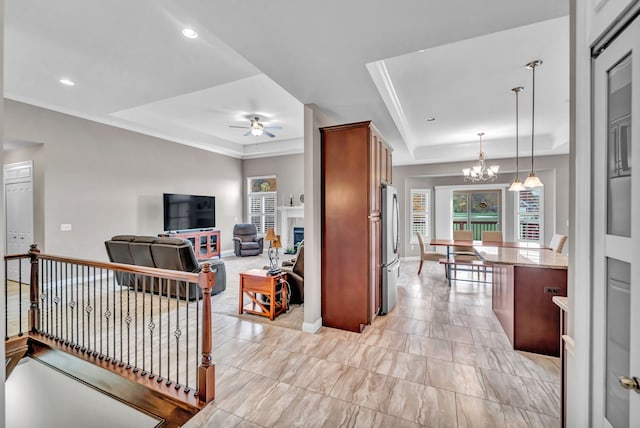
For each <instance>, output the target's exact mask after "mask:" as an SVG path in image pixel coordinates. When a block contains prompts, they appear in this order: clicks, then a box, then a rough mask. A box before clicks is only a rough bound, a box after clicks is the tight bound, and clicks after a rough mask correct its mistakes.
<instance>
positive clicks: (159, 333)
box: [151, 277, 166, 383]
mask: <svg viewBox="0 0 640 428" xmlns="http://www.w3.org/2000/svg"><path fill="white" fill-rule="evenodd" d="M154 279H155V280H156V282H157V283H158V378H157V379H156V381H157V382H158V383H160V382H162V284H163V281H166V280H165V279H163V278H159V277H156V278H154ZM164 284H165V285H166V282H165V283H164ZM151 346H153V344H152V345H151Z"/></svg>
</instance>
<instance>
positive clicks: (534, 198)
mask: <svg viewBox="0 0 640 428" xmlns="http://www.w3.org/2000/svg"><path fill="white" fill-rule="evenodd" d="M541 194H542V191H541V190H540V189H531V190H521V191H520V192H518V240H519V241H530V242H542V198H541Z"/></svg>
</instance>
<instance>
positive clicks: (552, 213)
mask: <svg viewBox="0 0 640 428" xmlns="http://www.w3.org/2000/svg"><path fill="white" fill-rule="evenodd" d="M498 163H499V164H500V175H499V177H498V180H496V181H495V182H494V183H491V184H500V183H503V184H509V183H511V181H513V178H514V176H515V173H514V172H513V171H515V159H500V160H499V162H498ZM522 163H523V162H522V160H521V161H520V164H521V165H522ZM469 164H470V162H455V163H441V164H427V165H408V166H397V167H393V185H394V186H395V187H396V188H397V189H398V202H399V204H400V220H401V222H400V231H401V239H402V243H401V245H400V256H401V257H413V256H418V255H419V249H418V246H417V245H416V244H414V245H412V244H410V242H409V241H410V233H411V228H410V223H409V216H410V214H411V213H410V207H409V201H410V191H411V189H412V188H413V189H432V190H433V188H434V187H436V186H454V185H456V186H467V185H468V184H469V183H465V182H464V179H463V177H462V168H463V167H467V166H468V165H469ZM525 164H526V162H525ZM535 164H536V174H537V175H538V176H539V177H540V179H541V180H542V182H543V183H544V216H545V218H544V241H545V242H549V240H550V239H551V237H552V236H553V234H554V233H559V234H563V235H569V225H568V222H569V156H568V155H558V156H541V157H536V163H535ZM525 168H526V167H525ZM527 174H528V172H526V171H522V170H521V171H520V179H521V180H522V181H524V178H525V177H526V176H527ZM477 186H482V185H479V184H478V185H477ZM505 196H506V200H505V208H506V211H505V212H506V218H505V219H504V229H505V237H506V239H509V236H513V235H512V233H513V230H514V227H515V226H514V224H515V216H514V213H513V211H511V210H510V207H511V209H512V208H513V207H514V200H513V195H512V194H511V192H506V195H505ZM432 199H433V200H435V193H434V192H432ZM433 220H434V219H433V218H432V224H433V223H434V222H433ZM431 232H432V236H434V237H435V229H432V231H431ZM438 237H440V236H438ZM570 238H571V237H570Z"/></svg>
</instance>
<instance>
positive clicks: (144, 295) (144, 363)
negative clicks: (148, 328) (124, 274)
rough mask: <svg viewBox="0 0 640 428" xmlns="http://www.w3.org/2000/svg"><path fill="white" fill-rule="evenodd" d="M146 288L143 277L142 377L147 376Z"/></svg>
mask: <svg viewBox="0 0 640 428" xmlns="http://www.w3.org/2000/svg"><path fill="white" fill-rule="evenodd" d="M146 288H147V285H146V277H143V278H142V324H143V327H142V332H141V334H142V375H143V376H144V375H146V374H147V371H146V370H145V368H146V360H147V359H146V355H145V354H146V347H145V337H146V336H147V335H146V334H145V332H144V322H145V312H146V311H145V306H146V303H147V299H146V294H145V291H146Z"/></svg>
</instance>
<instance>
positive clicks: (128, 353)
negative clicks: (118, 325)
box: [124, 284, 131, 369]
mask: <svg viewBox="0 0 640 428" xmlns="http://www.w3.org/2000/svg"><path fill="white" fill-rule="evenodd" d="M124 321H125V322H126V323H127V367H126V368H127V369H130V368H131V287H130V286H129V284H127V316H126V318H125V319H124Z"/></svg>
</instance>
